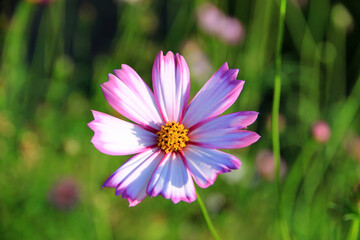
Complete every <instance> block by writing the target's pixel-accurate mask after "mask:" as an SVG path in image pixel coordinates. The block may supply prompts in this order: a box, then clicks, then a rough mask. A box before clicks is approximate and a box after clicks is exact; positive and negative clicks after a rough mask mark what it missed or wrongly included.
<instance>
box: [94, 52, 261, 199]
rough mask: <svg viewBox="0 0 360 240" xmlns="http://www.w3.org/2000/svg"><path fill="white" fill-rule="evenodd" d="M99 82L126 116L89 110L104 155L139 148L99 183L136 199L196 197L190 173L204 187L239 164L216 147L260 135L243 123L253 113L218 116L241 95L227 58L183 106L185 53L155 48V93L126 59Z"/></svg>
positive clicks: (187, 85) (187, 77)
mask: <svg viewBox="0 0 360 240" xmlns="http://www.w3.org/2000/svg"><path fill="white" fill-rule="evenodd" d="M114 73H115V75H113V74H109V81H107V82H105V83H103V84H101V88H102V90H103V93H104V96H105V98H106V100H107V101H108V103H109V104H110V105H111V106H112V107H113V108H114V109H115V110H117V111H118V112H119V113H120V114H121V115H124V116H125V117H127V118H129V119H130V120H131V121H133V122H135V123H137V124H135V123H130V122H126V121H123V120H121V119H118V118H115V117H112V116H110V115H107V114H105V113H101V112H97V111H92V113H93V115H94V120H93V121H92V122H90V123H89V124H88V126H89V127H90V128H91V129H92V130H93V131H94V133H95V134H94V136H93V138H92V140H91V142H92V143H93V144H94V146H95V147H96V148H97V149H98V150H99V151H101V152H103V153H105V154H109V155H129V154H134V153H137V155H135V156H133V157H132V158H130V159H129V160H128V161H127V162H126V163H124V164H123V165H122V166H121V167H120V168H119V169H118V170H117V171H116V172H114V173H113V174H112V175H111V176H110V177H109V178H108V180H107V181H106V182H105V183H104V185H103V187H113V188H116V192H115V194H116V195H122V197H123V198H126V199H127V200H128V201H129V203H130V206H135V205H136V204H138V203H139V202H141V201H142V200H143V199H144V198H145V197H146V196H148V195H149V196H150V197H155V196H158V195H162V196H163V197H165V198H167V199H171V200H172V201H173V202H174V203H178V202H179V201H185V202H192V201H194V200H195V199H196V192H195V187H194V183H193V180H195V182H196V183H197V184H198V185H199V186H200V187H202V188H206V187H208V186H210V185H212V184H213V183H214V182H215V180H216V177H217V175H218V174H220V173H225V172H230V171H231V169H238V168H239V167H240V161H239V159H237V158H236V157H235V156H233V155H230V154H228V153H225V152H222V151H219V150H217V149H218V148H220V149H234V148H242V147H246V146H249V145H250V144H252V143H254V142H256V141H257V140H258V139H259V138H260V136H259V135H258V134H257V133H255V132H251V131H247V130H243V129H244V128H246V127H247V126H248V125H250V124H251V123H253V122H254V121H255V120H256V118H257V115H258V113H257V112H250V111H248V112H236V113H231V114H227V115H223V116H220V117H219V115H220V114H222V113H223V112H224V111H226V110H227V109H228V108H229V107H230V106H231V105H232V104H233V103H234V102H235V100H236V99H237V97H238V96H239V94H240V92H241V90H242V87H243V85H244V81H242V80H237V79H236V76H237V74H238V70H237V69H229V67H228V65H227V63H225V64H224V65H223V66H221V67H220V69H219V70H218V71H217V72H216V73H215V74H214V75H213V76H212V77H211V78H210V80H209V81H208V82H207V83H206V84H205V86H204V87H203V88H202V89H201V90H200V91H199V93H198V94H197V95H196V96H195V97H194V98H193V100H192V101H191V102H190V104H189V105H188V98H189V94H190V73H189V69H188V66H187V63H186V61H185V59H184V58H183V57H182V56H181V55H179V54H176V55H174V54H173V53H172V52H168V53H167V54H166V55H165V56H164V55H163V53H162V52H160V53H159V54H158V55H157V57H156V59H155V62H154V67H153V73H152V77H153V89H154V93H153V92H152V91H151V90H150V88H149V87H148V86H147V85H146V84H145V82H144V81H143V80H142V79H141V78H140V76H139V75H138V74H137V73H136V72H135V71H134V70H133V69H132V68H130V67H129V66H127V65H124V64H123V65H122V66H121V69H119V70H114Z"/></svg>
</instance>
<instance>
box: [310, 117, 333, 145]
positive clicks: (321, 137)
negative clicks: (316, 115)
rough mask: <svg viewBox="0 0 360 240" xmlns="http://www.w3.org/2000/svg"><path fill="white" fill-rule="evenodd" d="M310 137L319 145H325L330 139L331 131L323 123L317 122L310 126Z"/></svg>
mask: <svg viewBox="0 0 360 240" xmlns="http://www.w3.org/2000/svg"><path fill="white" fill-rule="evenodd" d="M312 135H313V137H314V139H315V140H316V141H317V142H319V143H326V142H327V141H329V139H330V135H331V129H330V127H329V124H327V123H326V122H325V121H317V122H316V123H315V124H314V125H313V126H312Z"/></svg>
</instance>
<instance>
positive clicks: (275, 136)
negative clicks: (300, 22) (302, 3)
mask: <svg viewBox="0 0 360 240" xmlns="http://www.w3.org/2000/svg"><path fill="white" fill-rule="evenodd" d="M285 14H286V0H280V14H279V26H278V27H279V29H278V37H277V45H276V56H275V57H276V62H275V79H274V102H273V109H272V142H273V152H274V168H275V181H276V192H277V196H278V204H277V211H278V223H279V227H280V232H281V235H282V239H290V236H289V230H288V225H287V222H286V221H285V220H284V219H283V218H282V212H281V189H280V138H279V108H280V95H281V49H282V43H283V36H284V22H285Z"/></svg>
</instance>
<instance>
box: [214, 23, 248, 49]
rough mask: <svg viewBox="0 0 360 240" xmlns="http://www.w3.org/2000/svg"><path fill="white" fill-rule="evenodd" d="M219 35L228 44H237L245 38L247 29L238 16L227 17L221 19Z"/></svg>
mask: <svg viewBox="0 0 360 240" xmlns="http://www.w3.org/2000/svg"><path fill="white" fill-rule="evenodd" d="M220 25H221V27H220V28H219V32H218V36H219V38H220V39H221V40H223V41H224V42H226V43H228V44H233V45H234V44H237V43H240V42H242V41H243V40H244V38H245V29H244V26H243V25H242V24H241V22H240V21H239V20H237V19H236V18H231V17H226V18H224V19H223V20H222V21H220Z"/></svg>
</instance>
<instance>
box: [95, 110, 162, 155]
mask: <svg viewBox="0 0 360 240" xmlns="http://www.w3.org/2000/svg"><path fill="white" fill-rule="evenodd" d="M92 113H93V116H94V120H93V121H91V122H90V123H88V126H89V128H91V130H93V131H94V136H93V137H92V139H91V142H92V143H93V144H94V146H95V148H97V149H98V150H99V151H100V152H102V153H105V154H109V155H128V154H134V153H138V152H141V151H144V150H145V149H146V148H148V147H150V146H153V145H155V144H156V138H157V136H156V134H154V133H153V132H150V131H148V130H145V129H144V128H142V127H140V126H138V125H136V124H133V123H129V122H126V121H123V120H121V119H118V118H116V117H113V116H110V115H108V114H105V113H101V112H97V111H92Z"/></svg>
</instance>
